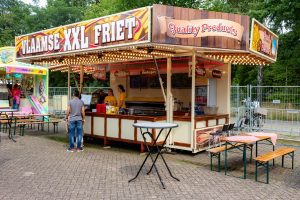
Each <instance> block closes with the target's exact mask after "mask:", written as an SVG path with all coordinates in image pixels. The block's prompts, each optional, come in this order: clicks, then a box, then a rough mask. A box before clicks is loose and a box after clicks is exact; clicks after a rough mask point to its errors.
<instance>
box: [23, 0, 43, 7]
mask: <svg viewBox="0 0 300 200" xmlns="http://www.w3.org/2000/svg"><path fill="white" fill-rule="evenodd" d="M22 1H23V2H24V3H27V4H34V3H33V0H22ZM38 2H39V3H38V5H39V6H40V7H45V6H46V4H47V0H38Z"/></svg>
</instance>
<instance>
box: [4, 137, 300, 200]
mask: <svg viewBox="0 0 300 200" xmlns="http://www.w3.org/2000/svg"><path fill="white" fill-rule="evenodd" d="M44 135H46V134H41V135H38V134H37V132H36V133H34V134H29V135H27V134H26V135H25V136H24V137H20V136H17V137H16V140H17V142H16V143H14V142H12V141H11V140H8V139H7V137H6V136H5V135H3V137H2V142H1V143H0V199H10V200H11V199H72V200H73V199H97V200H98V199H105V200H106V199H112V200H113V199H122V200H123V199H124V200H127V199H128V200H129V199H141V200H145V199H157V200H159V199H216V200H217V199H222V200H223V199H230V200H234V199H239V200H240V199H249V200H250V199H251V200H253V199H284V200H288V199H299V197H300V153H299V152H300V147H296V148H297V152H296V154H295V169H294V170H291V169H288V168H281V159H278V160H276V163H275V167H274V168H273V167H271V170H270V184H264V183H258V182H255V180H254V170H255V166H254V162H253V163H248V165H247V176H248V177H247V179H246V180H244V179H241V178H239V177H241V176H242V173H243V171H242V170H243V168H242V154H241V152H239V151H236V150H235V151H231V152H229V154H228V155H229V163H228V164H229V175H228V176H225V175H224V171H223V170H222V172H221V173H218V172H214V171H210V167H209V158H208V156H207V154H206V153H199V154H196V155H192V154H188V153H184V152H182V153H180V152H179V153H177V154H175V155H171V154H165V158H166V160H167V162H168V164H169V166H170V168H171V170H172V172H173V174H174V175H175V176H177V177H178V178H179V179H180V182H178V181H176V180H174V179H172V178H171V177H170V176H169V174H168V171H167V169H166V168H165V166H164V163H163V162H162V161H161V160H158V162H157V166H158V169H159V172H160V174H161V175H162V178H163V181H164V183H165V186H166V189H165V190H164V189H162V187H161V185H160V182H159V179H158V177H157V176H156V172H155V170H154V169H153V171H152V172H151V173H150V174H149V175H146V172H147V170H146V169H149V168H150V166H151V163H150V162H147V163H146V169H143V170H142V172H141V174H140V176H139V177H138V178H137V179H136V180H135V181H133V182H131V183H128V180H129V179H131V178H133V177H134V176H135V174H136V173H137V171H138V169H139V166H140V165H141V163H142V161H143V159H144V158H145V155H140V154H139V153H138V152H137V151H128V150H125V149H122V148H114V147H112V148H110V149H103V148H100V146H99V148H85V151H84V152H80V153H78V152H74V153H67V152H66V144H63V143H61V142H57V141H53V140H49V139H48V138H46V137H45V136H44ZM279 145H280V144H279ZM269 150H271V148H270V146H264V147H261V148H260V151H261V152H265V151H269ZM223 158H224V157H223ZM222 165H223V162H222ZM286 166H287V167H290V166H291V165H290V160H289V159H286ZM259 178H260V180H264V178H265V177H264V176H263V175H262V174H261V175H260V176H259Z"/></svg>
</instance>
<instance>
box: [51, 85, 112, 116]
mask: <svg viewBox="0 0 300 200" xmlns="http://www.w3.org/2000/svg"><path fill="white" fill-rule="evenodd" d="M100 89H102V90H104V91H107V89H108V87H85V88H83V91H82V93H83V94H93V93H97V92H99V91H100ZM75 90H76V88H75V87H70V94H71V95H72V94H73V93H74V91H75ZM67 99H68V87H49V112H50V113H52V114H54V115H56V116H60V115H64V114H65V112H66V109H67Z"/></svg>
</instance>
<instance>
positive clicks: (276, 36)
mask: <svg viewBox="0 0 300 200" xmlns="http://www.w3.org/2000/svg"><path fill="white" fill-rule="evenodd" d="M254 22H255V23H257V24H259V25H260V26H261V27H263V28H264V29H266V30H267V31H269V32H270V33H271V34H272V35H274V36H275V38H276V39H277V44H276V45H277V46H276V49H277V51H276V57H275V59H274V58H271V57H270V56H267V55H265V54H263V53H260V52H258V51H256V50H254V49H252V40H253V30H254ZM278 41H279V37H278V35H276V34H275V33H274V32H272V31H271V30H270V29H269V28H267V27H266V26H265V25H263V24H262V23H260V22H259V21H258V20H256V19H255V18H252V22H251V32H250V44H249V51H250V52H252V53H254V54H258V55H260V56H262V57H264V58H266V59H268V60H271V61H273V62H276V60H277V57H278Z"/></svg>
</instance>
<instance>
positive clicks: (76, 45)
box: [72, 27, 80, 50]
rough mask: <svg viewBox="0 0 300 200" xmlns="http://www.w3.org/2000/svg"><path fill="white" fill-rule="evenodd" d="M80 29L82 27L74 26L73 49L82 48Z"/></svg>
mask: <svg viewBox="0 0 300 200" xmlns="http://www.w3.org/2000/svg"><path fill="white" fill-rule="evenodd" d="M79 31H80V27H74V28H72V34H73V43H72V50H75V49H80V44H79V38H78V37H79Z"/></svg>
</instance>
